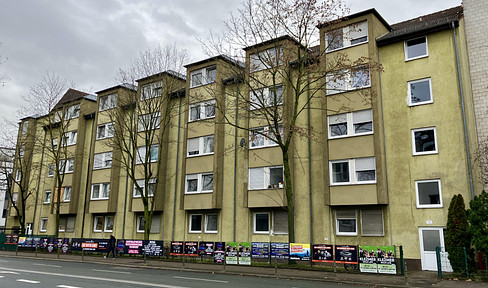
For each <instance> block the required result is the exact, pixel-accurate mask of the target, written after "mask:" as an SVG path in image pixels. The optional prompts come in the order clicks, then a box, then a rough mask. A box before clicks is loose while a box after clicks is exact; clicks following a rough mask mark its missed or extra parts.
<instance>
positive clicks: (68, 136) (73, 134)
mask: <svg viewBox="0 0 488 288" xmlns="http://www.w3.org/2000/svg"><path fill="white" fill-rule="evenodd" d="M77 138H78V131H77V130H73V131H68V132H66V133H64V135H63V137H62V138H61V146H72V145H76V140H77Z"/></svg>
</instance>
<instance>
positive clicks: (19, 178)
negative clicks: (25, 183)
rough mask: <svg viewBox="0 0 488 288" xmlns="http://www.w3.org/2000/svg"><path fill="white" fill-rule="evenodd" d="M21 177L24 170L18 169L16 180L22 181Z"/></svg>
mask: <svg viewBox="0 0 488 288" xmlns="http://www.w3.org/2000/svg"><path fill="white" fill-rule="evenodd" d="M21 179H22V171H21V170H20V169H17V171H16V172H15V181H16V182H20V180H21Z"/></svg>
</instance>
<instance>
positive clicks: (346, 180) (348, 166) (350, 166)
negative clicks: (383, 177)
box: [329, 157, 376, 185]
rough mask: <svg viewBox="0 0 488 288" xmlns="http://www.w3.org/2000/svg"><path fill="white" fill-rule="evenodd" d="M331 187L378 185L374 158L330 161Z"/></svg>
mask: <svg viewBox="0 0 488 288" xmlns="http://www.w3.org/2000/svg"><path fill="white" fill-rule="evenodd" d="M329 163H330V167H329V169H330V185H349V184H370V183H376V163H375V158H374V157H366V158H356V159H346V160H336V161H330V162H329Z"/></svg>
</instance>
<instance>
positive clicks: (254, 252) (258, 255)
mask: <svg viewBox="0 0 488 288" xmlns="http://www.w3.org/2000/svg"><path fill="white" fill-rule="evenodd" d="M251 257H252V258H254V259H268V258H269V243H268V242H252V244H251Z"/></svg>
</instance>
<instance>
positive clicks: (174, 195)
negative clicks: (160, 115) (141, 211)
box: [171, 97, 186, 241]
mask: <svg viewBox="0 0 488 288" xmlns="http://www.w3.org/2000/svg"><path fill="white" fill-rule="evenodd" d="M181 102H182V100H181V97H180V103H179V106H178V139H177V141H176V166H175V167H176V172H175V191H174V194H173V228H172V230H171V241H174V240H175V239H174V237H175V216H176V192H177V190H178V189H177V188H178V159H179V157H180V131H181V128H180V127H181V126H180V124H181ZM185 215H186V212H185ZM185 218H186V216H185ZM185 222H186V219H185ZM183 231H185V230H183Z"/></svg>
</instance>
